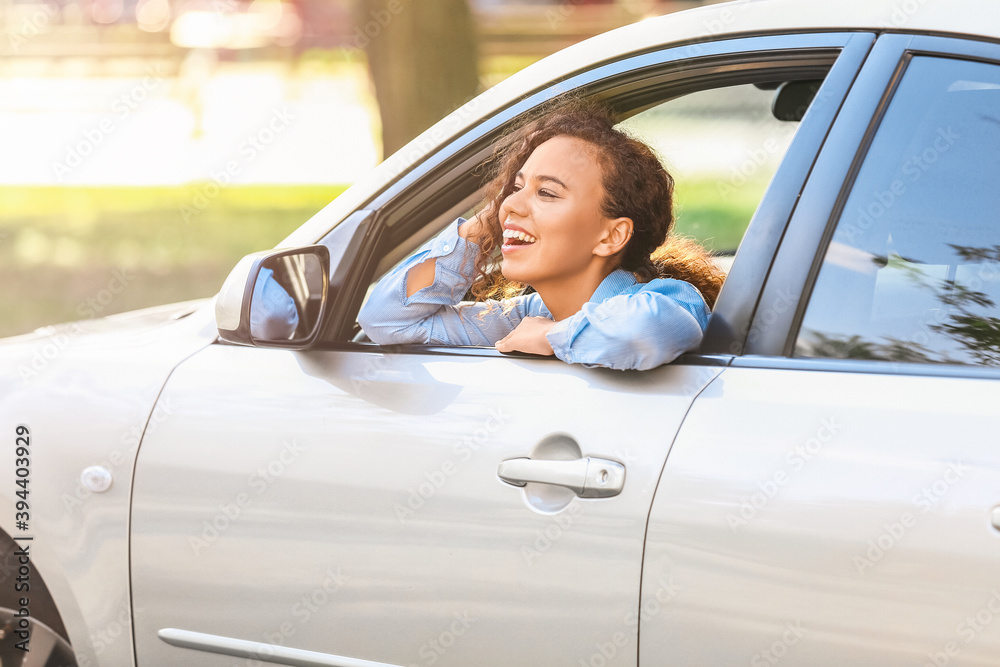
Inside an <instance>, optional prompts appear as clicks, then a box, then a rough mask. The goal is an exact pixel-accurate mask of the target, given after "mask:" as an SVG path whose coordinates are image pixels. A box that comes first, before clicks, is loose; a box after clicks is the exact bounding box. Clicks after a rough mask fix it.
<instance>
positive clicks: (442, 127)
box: [279, 0, 1000, 247]
mask: <svg viewBox="0 0 1000 667" xmlns="http://www.w3.org/2000/svg"><path fill="white" fill-rule="evenodd" d="M834 30H836V31H853V30H858V31H861V30H873V31H899V32H907V33H911V32H924V33H934V34H949V33H953V34H955V35H959V36H966V37H968V36H973V37H980V38H985V39H1000V2H997V0H838V2H815V1H814V0H737V1H736V2H724V3H718V4H714V5H706V6H702V7H698V8H695V9H689V10H685V11H681V12H674V13H671V14H666V15H663V16H658V17H655V18H650V19H646V20H643V21H639V22H638V23H633V24H631V25H627V26H624V27H621V28H617V29H615V30H610V31H608V32H605V33H602V34H600V35H597V36H595V37H591V38H590V39H587V40H584V41H582V42H579V43H577V44H574V45H573V46H570V47H568V48H565V49H563V50H561V51H558V52H556V53H554V54H552V55H550V56H548V57H546V58H543V59H542V60H540V61H538V62H536V63H534V64H532V65H530V66H528V67H526V68H525V69H523V70H521V71H520V72H517V73H516V74H514V75H512V76H511V77H509V78H507V79H505V80H504V81H502V82H500V83H498V84H497V85H495V86H493V87H492V88H490V89H489V90H487V91H486V92H484V93H482V94H481V95H479V96H478V97H476V98H474V99H473V100H471V101H469V102H468V103H466V104H465V105H463V106H462V107H460V108H458V109H457V110H455V111H454V112H452V113H451V114H449V115H448V116H446V117H445V118H443V119H442V120H441V121H439V122H438V123H436V124H435V125H433V126H432V127H431V128H429V129H428V130H426V131H425V132H423V133H422V134H421V135H420V136H418V137H416V138H415V139H414V140H413V141H411V142H410V143H408V144H407V145H406V146H404V147H403V148H401V149H400V150H399V151H397V152H396V153H395V154H393V155H392V156H389V157H388V158H387V159H386V160H385V161H384V162H382V164H380V165H379V166H378V167H376V168H375V169H374V170H372V171H371V172H369V173H368V174H367V175H365V176H363V177H362V178H361V180H359V181H358V182H357V183H355V184H354V185H352V186H351V187H350V188H348V189H347V190H346V191H345V192H344V193H343V194H341V195H340V196H339V197H338V198H337V199H336V200H334V201H333V202H332V203H331V204H329V205H328V206H327V207H326V208H324V209H323V210H322V211H320V213H318V214H317V215H316V216H315V217H313V218H312V219H311V220H310V221H309V222H307V223H306V224H304V225H303V226H302V227H300V228H299V229H298V230H296V231H295V232H293V233H292V234H291V235H290V236H288V238H286V239H285V240H284V241H282V242H281V243H280V244H279V247H287V246H294V245H305V244H310V243H315V242H316V241H317V240H318V239H320V238H321V237H322V236H323V235H325V234H326V232H328V231H329V229H330V228H331V227H332V226H333V225H334V224H335V223H337V222H339V221H340V220H341V219H342V218H344V217H346V216H347V215H349V214H350V213H351V212H352V211H354V210H355V209H357V208H358V207H359V206H361V205H363V204H364V203H365V202H366V201H368V200H369V199H370V198H371V196H372V195H373V194H374V193H377V192H379V191H381V190H382V189H384V188H385V187H386V186H387V185H389V184H390V183H391V182H393V181H394V180H396V178H397V177H398V176H399V175H400V174H402V173H405V172H406V171H407V170H408V168H409V167H410V166H411V165H414V164H417V163H419V162H420V161H421V160H422V159H423V157H424V156H425V155H427V154H428V153H430V152H432V151H433V150H434V149H436V148H437V147H438V146H440V145H442V144H443V143H445V142H446V141H448V140H450V139H452V138H455V137H457V136H459V135H461V134H462V133H464V132H465V131H467V130H468V129H469V128H471V127H473V126H475V125H476V124H477V123H479V122H481V121H482V120H483V119H485V118H488V117H489V116H491V115H492V114H493V113H495V112H496V111H498V110H500V109H502V108H504V107H505V106H507V105H509V104H510V103H511V102H513V101H514V100H516V99H518V98H521V97H523V96H524V95H526V94H528V93H530V92H532V91H534V90H537V89H538V88H540V87H543V86H545V85H546V84H547V83H548V82H551V81H556V80H560V79H563V78H565V77H567V76H569V75H571V74H573V73H575V72H578V71H580V70H582V69H587V68H589V67H592V66H593V65H595V64H597V63H601V62H607V61H613V60H617V59H620V58H623V57H627V56H629V55H633V54H638V53H643V52H646V51H650V50H653V49H659V48H663V47H665V46H669V45H671V44H684V43H691V42H704V41H709V40H717V39H725V38H729V37H737V36H739V37H744V36H753V35H763V34H780V33H795V32H812V31H834Z"/></svg>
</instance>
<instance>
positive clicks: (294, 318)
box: [215, 245, 330, 349]
mask: <svg viewBox="0 0 1000 667" xmlns="http://www.w3.org/2000/svg"><path fill="white" fill-rule="evenodd" d="M329 288H330V251H329V250H328V249H327V247H326V246H323V245H314V246H304V247H301V248H291V249H286V250H266V251H263V252H256V253H253V254H251V255H247V256H246V257H244V258H243V259H241V260H240V261H239V262H238V263H237V264H236V267H235V268H234V269H233V270H232V272H231V273H230V274H229V277H228V278H226V282H225V283H224V284H223V285H222V291H221V292H219V296H218V298H217V300H216V302H215V323H216V326H217V327H218V329H219V337H221V338H222V339H223V340H225V341H228V342H230V343H238V344H240V345H255V346H266V347H285V348H290V349H302V348H305V347H308V346H309V344H311V343H312V342H313V341H314V340H315V339H316V337H317V336H318V335H319V329H320V323H321V322H322V321H323V313H324V312H325V310H326V304H327V301H328V295H327V292H328V290H329Z"/></svg>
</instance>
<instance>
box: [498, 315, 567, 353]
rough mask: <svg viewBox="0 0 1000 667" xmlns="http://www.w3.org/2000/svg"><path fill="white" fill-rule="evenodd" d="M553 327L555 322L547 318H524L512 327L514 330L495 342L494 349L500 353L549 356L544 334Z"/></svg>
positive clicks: (550, 347) (550, 348) (549, 348)
mask: <svg viewBox="0 0 1000 667" xmlns="http://www.w3.org/2000/svg"><path fill="white" fill-rule="evenodd" d="M553 326H555V321H553V320H550V319H549V318H547V317H525V318H524V319H523V320H521V322H520V323H519V324H518V325H517V326H516V327H514V330H513V331H511V332H510V333H509V334H507V335H506V336H504V337H503V338H501V339H500V340H498V341H497V344H496V348H497V350H499V351H500V352H529V353H531V354H545V355H551V354H553V352H552V346H551V345H549V341H548V339H547V338H546V337H545V334H547V333H548V332H549V329H551V328H552V327H553Z"/></svg>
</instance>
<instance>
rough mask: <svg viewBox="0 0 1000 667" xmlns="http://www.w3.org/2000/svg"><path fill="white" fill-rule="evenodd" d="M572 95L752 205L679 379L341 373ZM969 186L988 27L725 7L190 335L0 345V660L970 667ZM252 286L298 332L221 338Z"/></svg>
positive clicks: (982, 464) (573, 371)
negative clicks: (498, 151)
mask: <svg viewBox="0 0 1000 667" xmlns="http://www.w3.org/2000/svg"><path fill="white" fill-rule="evenodd" d="M566 91H574V92H577V93H579V94H582V95H584V96H595V97H599V98H601V99H603V100H605V101H607V102H608V104H610V105H612V106H613V107H614V108H615V109H616V110H617V111H618V112H620V113H621V114H622V116H623V117H624V118H627V119H628V120H626V121H625V123H626V124H627V125H628V126H629V127H631V128H633V130H635V131H636V132H638V133H639V134H640V135H642V136H645V137H650V140H651V141H653V143H655V144H656V146H657V147H658V149H659V150H660V151H661V152H662V153H663V154H664V156H666V157H667V159H668V160H669V161H671V162H673V163H675V164H676V166H677V167H678V170H677V174H678V186H677V187H678V194H679V196H680V197H681V199H682V200H683V196H684V188H685V184H686V181H685V174H688V173H695V172H696V171H697V168H698V165H703V166H704V165H705V164H715V163H716V162H714V161H717V160H719V159H721V158H723V157H727V156H728V158H731V161H730V163H729V164H732V165H733V167H732V168H731V170H730V171H729V172H726V173H723V174H722V175H721V176H720V177H719V179H718V181H717V183H716V184H715V186H713V187H715V188H716V196H717V198H718V201H719V202H720V203H725V202H726V201H730V200H729V199H727V198H732V197H737V198H738V197H750V196H752V198H753V199H752V202H751V210H755V212H754V213H753V215H752V219H751V216H750V215H747V219H746V220H744V221H742V226H741V228H740V230H739V232H740V233H739V236H741V237H742V240H741V242H740V243H739V250H738V252H736V253H735V257H729V258H728V261H730V262H731V269H730V271H729V274H728V279H727V282H726V284H725V286H724V288H723V291H722V293H721V295H720V298H719V300H718V303H717V304H716V307H715V309H714V312H713V315H712V318H711V321H710V324H709V327H708V330H707V332H706V336H705V338H704V341H703V344H702V347H701V349H700V350H697V351H695V352H692V353H690V354H687V355H684V356H682V357H681V358H679V359H678V360H676V361H675V362H673V363H671V364H668V365H665V366H661V367H659V368H657V369H654V370H650V371H642V372H640V371H627V372H623V371H614V370H609V369H596V368H583V367H580V366H578V365H572V364H566V363H563V362H561V361H559V360H557V359H554V358H541V357H535V356H532V355H524V354H510V355H504V354H500V353H498V352H497V351H495V350H494V349H492V348H453V347H432V346H416V345H414V346H400V347H393V348H387V347H386V348H384V347H379V346H377V345H374V344H372V343H370V342H367V340H366V338H365V336H364V334H363V332H362V331H361V330H360V329H359V327H358V326H357V321H356V316H357V312H358V309H359V307H360V305H361V303H362V301H363V300H364V298H365V295H366V292H367V290H368V289H369V287H370V286H371V285H372V284H373V282H374V281H376V280H377V279H378V278H379V277H380V276H381V275H383V274H384V273H385V272H386V271H387V270H388V269H390V268H391V267H392V266H394V265H395V264H397V263H398V262H399V261H401V260H402V259H403V258H405V257H406V256H407V255H408V254H409V253H410V252H411V251H412V250H414V249H415V248H416V247H418V246H419V245H420V244H421V243H423V242H424V241H425V240H426V239H428V238H430V236H432V235H433V234H435V233H436V232H437V231H438V230H441V229H442V228H444V226H445V225H446V224H448V223H449V222H451V221H452V220H454V218H455V217H457V216H459V215H462V214H465V213H467V212H468V211H469V210H470V209H471V208H472V207H473V206H474V205H475V204H476V202H477V199H478V196H479V189H480V187H481V170H479V169H478V168H477V167H478V165H480V163H481V162H482V161H483V160H484V159H485V158H486V157H487V156H488V154H489V148H490V145H491V143H492V142H493V141H494V140H495V139H496V138H497V137H498V136H499V135H500V134H501V133H502V132H503V131H504V130H505V129H506V128H508V127H509V126H510V125H511V123H513V122H515V121H516V120H517V119H519V118H521V117H523V115H524V114H526V113H528V112H530V111H531V110H532V109H533V108H535V107H537V106H538V105H539V104H541V103H542V102H544V101H546V100H549V99H551V98H553V97H554V96H556V95H558V94H560V93H562V92H566ZM772 100H773V101H774V108H773V113H772V111H771V110H770V109H769V106H770V105H771V102H772ZM692 110H695V111H694V112H692ZM748 117H752V118H754V119H756V122H753V123H747V122H745V121H746V120H747V118H748ZM779 118H781V119H782V120H779ZM737 121H739V122H737ZM657 128H661V129H662V132H661V131H659V130H657ZM707 168H708V167H706V169H707ZM751 182H760V183H768V182H769V185H768V186H767V188H766V191H762V190H754V189H753V188H752V187H751V186H750V185H749V184H750V183H751ZM998 183H1000V4H998V3H995V2H989V1H987V0H952V1H950V2H949V1H946V0H845V1H843V2H837V3H832V2H830V3H814V2H805V1H803V0H759V1H754V2H737V3H731V4H723V5H713V6H708V7H704V8H701V9H698V10H692V11H686V12H681V13H677V14H672V15H668V16H664V17H662V18H657V19H652V20H648V21H644V22H641V23H638V24H636V25H632V26H629V27H626V28H622V29H620V30H615V31H612V32H610V33H607V34H604V35H601V36H598V37H596V38H594V39H591V40H587V41H586V42H583V43H581V44H579V45H577V46H574V47H572V48H569V49H567V50H565V51H562V52H560V53H557V54H555V55H553V56H551V57H550V58H547V59H545V60H544V61H542V62H540V63H538V64H536V65H534V66H532V67H529V68H528V69H526V70H524V71H523V72H521V73H519V74H518V75H516V76H514V77H512V78H510V79H509V80H507V81H505V82H503V83H502V84H500V85H498V86H497V87H495V88H494V89H491V90H490V91H488V92H486V93H484V94H483V95H482V96H480V97H479V98H477V99H475V100H473V101H472V102H470V103H468V104H467V105H465V106H464V107H462V108H460V109H458V110H457V111H455V112H454V113H453V114H451V115H450V116H448V117H447V118H445V119H444V120H442V121H441V122H440V123H439V124H437V125H435V126H434V127H433V128H431V129H430V130H428V131H427V132H426V133H425V134H423V135H422V136H421V137H419V138H417V139H416V140H414V141H413V142H412V143H411V144H410V145H409V146H407V147H406V148H404V149H403V150H402V151H400V152H399V153H397V154H396V155H394V156H392V157H391V158H390V159H388V160H387V161H386V162H385V163H384V164H383V165H381V166H380V167H379V168H378V169H376V170H375V171H374V172H373V173H372V174H371V175H370V176H369V177H367V178H366V179H364V180H363V181H362V182H359V183H358V184H356V185H355V186H353V187H352V188H351V189H350V190H349V191H347V192H346V193H345V194H343V195H342V196H341V197H339V198H338V199H337V200H336V201H334V202H333V203H331V204H330V205H329V206H328V207H327V208H326V209H324V210H323V211H322V212H320V213H319V214H317V215H316V216H315V217H314V218H313V219H311V220H309V221H307V222H306V223H305V224H304V225H303V226H302V227H301V228H300V229H298V230H297V231H296V232H295V233H293V234H292V235H291V236H290V237H289V238H288V239H286V240H285V241H284V242H283V243H282V244H281V246H280V247H279V249H278V250H276V251H269V252H264V253H259V254H257V255H252V256H250V257H249V258H247V259H246V260H244V261H242V262H240V264H239V265H238V266H237V267H236V268H235V269H234V271H233V274H232V275H231V276H230V278H229V280H228V281H227V283H226V285H225V287H224V288H223V290H222V291H221V292H220V294H219V296H218V297H217V298H216V299H215V300H213V301H205V302H196V303H190V304H181V305H177V306H170V307H164V308H160V309H152V310H147V311H142V312H138V313H134V314H128V315H121V316H115V317H110V318H106V319H102V320H94V321H90V322H85V323H78V324H73V325H65V326H60V327H52V328H49V329H46V330H42V331H39V332H37V333H36V334H34V335H30V336H22V337H19V338H14V339H10V340H9V341H6V342H5V343H4V344H2V345H0V433H2V434H3V437H4V438H6V441H7V446H6V448H5V451H6V452H7V453H6V454H5V457H6V458H5V460H4V461H3V463H2V467H0V470H3V471H4V474H3V475H2V480H3V481H2V483H0V528H2V531H3V534H2V535H0V555H2V558H0V607H2V608H3V616H2V620H3V621H4V622H5V623H6V625H4V626H3V629H2V630H0V633H2V634H3V635H4V638H3V639H0V661H2V664H3V667H10V665H56V664H71V663H74V662H75V664H77V665H79V666H80V667H89V666H93V665H112V666H120V665H131V664H137V665H139V666H141V667H145V666H147V665H194V666H206V667H207V666H221V665H226V666H234V665H259V664H262V663H276V664H286V665H338V666H342V667H375V666H391V665H397V666H402V665H407V666H408V665H427V666H430V665H438V666H444V665H462V666H469V665H504V666H507V665H544V666H546V667H548V666H554V665H566V666H567V667H605V666H612V665H615V666H618V665H631V666H635V665H641V666H642V667H647V666H652V665H656V666H660V665H751V666H752V667H758V666H773V665H777V664H779V663H780V664H782V665H794V664H797V665H855V664H856V665H936V666H938V667H940V666H943V665H991V664H996V663H997V661H998V658H997V656H998V655H1000V618H998V616H1000V576H998V574H997V573H998V570H997V565H998V563H1000V532H998V530H1000V445H998V443H994V442H993V438H994V437H995V434H996V433H997V432H1000V381H998V380H1000V371H998V369H997V366H998V364H1000V306H998V303H1000V187H998ZM688 213H690V211H688V212H687V213H686V212H685V210H684V209H683V208H682V209H681V220H682V222H683V221H684V219H685V217H684V216H685V215H687V214H688ZM704 224H705V227H704V229H703V230H702V231H703V232H704V233H702V234H701V237H702V238H703V239H706V240H710V239H711V238H712V237H713V234H715V233H716V232H715V231H714V230H713V227H712V224H713V222H712V216H711V215H708V216H707V218H706V219H705V222H704ZM744 227H745V233H744V232H743V228H744ZM737 240H739V239H737ZM732 245H733V248H729V249H730V250H732V249H735V244H732ZM716 249H717V250H720V251H723V250H726V249H727V248H725V247H720V248H716ZM720 261H721V260H720ZM267 271H270V272H271V273H269V274H267V275H273V276H274V277H275V279H277V280H279V282H280V283H282V284H283V286H284V287H285V288H286V291H287V292H288V293H289V294H290V295H291V297H292V298H293V299H294V300H295V302H296V304H297V311H298V314H299V322H298V325H297V327H296V330H295V331H294V332H291V333H287V332H286V333H284V334H282V335H281V336H276V335H274V334H268V333H267V332H266V331H265V332H263V333H262V332H261V331H260V330H254V329H253V328H252V327H251V324H250V313H251V312H252V305H253V304H252V303H251V301H252V300H253V299H252V297H253V295H254V294H255V292H254V285H255V284H256V283H255V280H256V278H257V276H258V275H259V274H260V275H263V274H262V272H267ZM220 332H221V337H220ZM269 335H272V336H274V337H273V338H269V337H268V336H269ZM22 481H23V483H22ZM20 584H30V590H29V589H28V588H24V589H23V590H22V589H18V588H16V586H18V585H20ZM25 628H34V634H33V636H32V637H31V639H30V646H25V645H24V636H23V635H20V634H18V633H19V632H24V630H25ZM18 644H21V645H22V647H28V648H30V651H29V652H27V653H26V652H24V651H22V650H21V649H20V648H19V647H18V646H17V645H18Z"/></svg>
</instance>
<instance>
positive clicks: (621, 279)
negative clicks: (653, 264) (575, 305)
mask: <svg viewBox="0 0 1000 667" xmlns="http://www.w3.org/2000/svg"><path fill="white" fill-rule="evenodd" d="M637 282H639V281H638V280H636V279H635V274H634V273H632V272H631V271H626V270H625V269H615V270H614V271H612V272H611V273H609V274H608V275H607V277H606V278H605V279H604V280H602V281H601V284H600V285H598V286H597V289H596V290H594V294H593V296H591V297H590V299H589V300H590V301H593V302H594V303H601V302H602V301H606V300H607V299H610V298H611V297H613V296H615V295H617V294H621V293H622V292H623V291H625V290H626V289H628V288H629V287H631V286H632V285H635V284H636V283H637Z"/></svg>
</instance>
